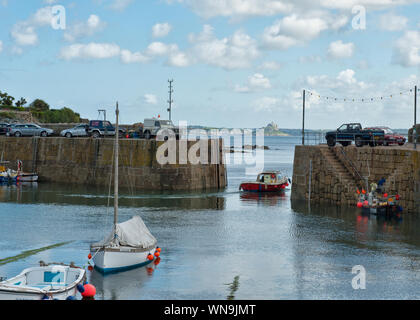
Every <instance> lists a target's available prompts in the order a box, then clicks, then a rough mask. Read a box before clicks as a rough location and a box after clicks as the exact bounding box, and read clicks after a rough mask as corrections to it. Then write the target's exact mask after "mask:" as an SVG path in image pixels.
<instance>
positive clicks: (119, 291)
mask: <svg viewBox="0 0 420 320" xmlns="http://www.w3.org/2000/svg"><path fill="white" fill-rule="evenodd" d="M159 262H160V260H158V262H156V261H155V263H151V264H150V265H148V266H146V267H142V268H137V269H133V270H129V271H125V272H121V273H115V274H109V275H103V274H102V273H100V272H98V271H97V270H96V269H94V270H92V271H89V273H88V277H89V279H90V283H92V284H93V285H94V286H95V287H96V292H97V299H102V300H138V299H140V296H139V294H140V293H142V291H144V287H145V286H146V285H147V283H148V282H150V281H151V277H152V276H153V274H154V272H155V270H156V268H157V267H158V265H159Z"/></svg>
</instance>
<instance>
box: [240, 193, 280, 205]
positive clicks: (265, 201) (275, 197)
mask: <svg viewBox="0 0 420 320" xmlns="http://www.w3.org/2000/svg"><path fill="white" fill-rule="evenodd" d="M240 198H241V201H242V202H243V204H245V205H250V204H251V205H252V204H257V206H264V207H266V206H268V207H270V206H271V207H276V206H278V205H279V203H280V202H281V201H285V200H287V197H286V194H285V192H281V193H268V192H266V193H263V192H242V193H241V194H240Z"/></svg>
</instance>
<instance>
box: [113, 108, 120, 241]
mask: <svg viewBox="0 0 420 320" xmlns="http://www.w3.org/2000/svg"><path fill="white" fill-rule="evenodd" d="M119 114H120V110H119V109H118V102H117V109H116V111H115V115H116V125H115V160H114V162H115V174H114V176H115V180H114V232H115V236H117V223H118V166H119V163H118V158H119V152H118V151H119V142H118V138H119V123H118V117H119Z"/></svg>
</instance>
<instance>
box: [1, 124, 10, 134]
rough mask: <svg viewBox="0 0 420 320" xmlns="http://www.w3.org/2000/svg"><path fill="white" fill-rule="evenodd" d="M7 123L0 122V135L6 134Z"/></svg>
mask: <svg viewBox="0 0 420 320" xmlns="http://www.w3.org/2000/svg"><path fill="white" fill-rule="evenodd" d="M8 125H9V124H8V123H0V135H3V134H6V133H7V131H8V129H7V126H8Z"/></svg>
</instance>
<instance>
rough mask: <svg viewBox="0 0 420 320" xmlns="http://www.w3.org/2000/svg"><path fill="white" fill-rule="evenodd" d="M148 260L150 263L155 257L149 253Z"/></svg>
mask: <svg viewBox="0 0 420 320" xmlns="http://www.w3.org/2000/svg"><path fill="white" fill-rule="evenodd" d="M147 259H149V260H150V261H152V260H153V255H152V254H151V253H149V255H148V256H147Z"/></svg>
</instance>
